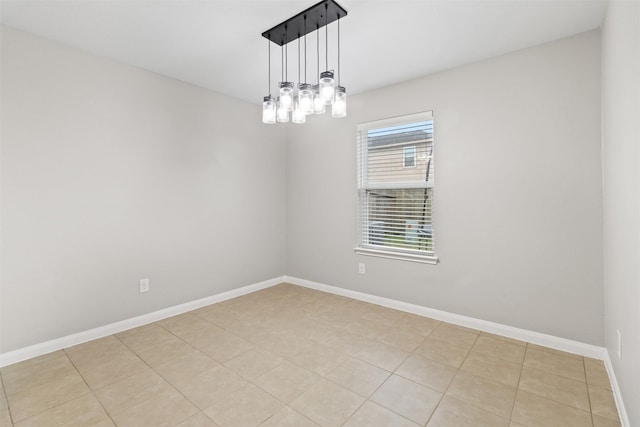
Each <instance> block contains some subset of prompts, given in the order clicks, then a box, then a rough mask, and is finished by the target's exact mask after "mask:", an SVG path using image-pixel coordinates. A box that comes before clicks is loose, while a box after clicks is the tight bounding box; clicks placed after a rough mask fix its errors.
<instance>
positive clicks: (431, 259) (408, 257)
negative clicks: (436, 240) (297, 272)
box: [302, 247, 438, 311]
mask: <svg viewBox="0 0 640 427" xmlns="http://www.w3.org/2000/svg"><path fill="white" fill-rule="evenodd" d="M353 250H354V252H355V253H357V254H358V255H367V256H377V257H379V258H389V259H399V260H402V261H411V262H421V263H423V264H437V263H438V257H437V256H429V255H422V254H412V253H408V252H401V251H389V250H387V251H385V250H380V249H369V248H361V247H356V248H353ZM302 286H304V285H302ZM327 292H331V291H327ZM331 293H335V292H331ZM363 295H364V294H363ZM354 299H359V298H355V297H354ZM376 304H377V303H376ZM380 305H384V304H380ZM416 307H418V306H416ZM403 311H406V310H403Z"/></svg>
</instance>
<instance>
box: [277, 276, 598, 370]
mask: <svg viewBox="0 0 640 427" xmlns="http://www.w3.org/2000/svg"><path fill="white" fill-rule="evenodd" d="M285 280H286V281H287V283H291V284H294V285H298V286H304V287H307V288H311V289H316V290H319V291H324V292H329V293H332V294H336V295H341V296H344V297H348V298H353V299H356V300H359V301H365V302H370V303H372V304H377V305H381V306H383V307H389V308H393V309H396V310H400V311H404V312H407V313H413V314H417V315H419V316H426V317H430V318H432V319H436V320H442V321H445V322H449V323H453V324H455V325H460V326H465V327H468V328H473V329H478V330H481V331H484V332H489V333H492V334H497V335H502V336H504V337H508V338H513V339H517V340H521V341H526V342H530V343H532V344H538V345H542V346H545V347H550V348H554V349H556V350H562V351H566V352H569V353H574V354H579V355H581V356H587V357H591V358H594V359H599V360H605V355H606V354H607V351H606V349H605V348H604V347H598V346H595V345H591V344H585V343H581V342H578V341H573V340H569V339H565V338H559V337H555V336H553V335H547V334H542V333H540V332H533V331H528V330H526V329H520V328H515V327H513V326H507V325H502V324H500V323H494V322H489V321H486V320H481V319H475V318H473V317H468V316H463V315H460V314H455V313H448V312H446V311H441V310H436V309H434V308H429V307H424V306H421V305H416V304H410V303H407V302H402V301H397V300H393V299H390V298H384V297H379V296H376V295H370V294H365V293H363V292H357V291H352V290H349V289H344V288H339V287H336V286H330V285H325V284H323V283H318V282H312V281H310V280H305V279H300V278H297V277H291V276H285Z"/></svg>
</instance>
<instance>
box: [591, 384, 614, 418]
mask: <svg viewBox="0 0 640 427" xmlns="http://www.w3.org/2000/svg"><path fill="white" fill-rule="evenodd" d="M589 399H590V400H591V412H593V413H594V414H595V415H599V416H601V417H604V418H610V419H612V420H617V419H618V408H617V407H616V402H615V400H614V398H613V392H612V391H611V390H607V389H606V388H602V387H596V386H592V385H589Z"/></svg>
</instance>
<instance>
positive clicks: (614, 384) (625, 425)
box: [604, 351, 631, 427]
mask: <svg viewBox="0 0 640 427" xmlns="http://www.w3.org/2000/svg"><path fill="white" fill-rule="evenodd" d="M604 366H605V367H606V368H607V373H608V374H609V381H611V390H613V398H614V399H615V401H616V406H617V408H618V416H620V424H621V425H622V427H631V422H630V421H629V416H628V415H627V409H626V408H625V407H624V402H623V400H622V394H621V393H620V387H618V380H617V379H616V374H615V372H614V370H613V364H612V363H611V356H610V354H609V352H608V351H605V357H604Z"/></svg>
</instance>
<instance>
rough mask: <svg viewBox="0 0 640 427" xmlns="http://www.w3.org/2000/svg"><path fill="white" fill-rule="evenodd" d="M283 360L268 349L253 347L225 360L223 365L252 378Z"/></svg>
mask: <svg viewBox="0 0 640 427" xmlns="http://www.w3.org/2000/svg"><path fill="white" fill-rule="evenodd" d="M283 360H284V359H283V358H282V357H280V356H278V355H276V354H274V353H271V352H270V351H266V350H262V349H260V348H257V347H254V348H252V349H251V350H249V351H246V352H244V353H242V354H240V355H239V356H236V357H234V358H233V359H231V360H228V361H226V362H225V363H224V366H226V367H227V368H229V369H231V370H232V371H233V372H235V373H236V374H238V375H240V376H242V377H244V378H246V379H248V380H254V379H256V378H258V377H259V376H261V375H264V374H265V373H267V372H269V371H270V370H272V369H273V368H275V367H276V366H278V365H279V364H280V363H282V361H283Z"/></svg>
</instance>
